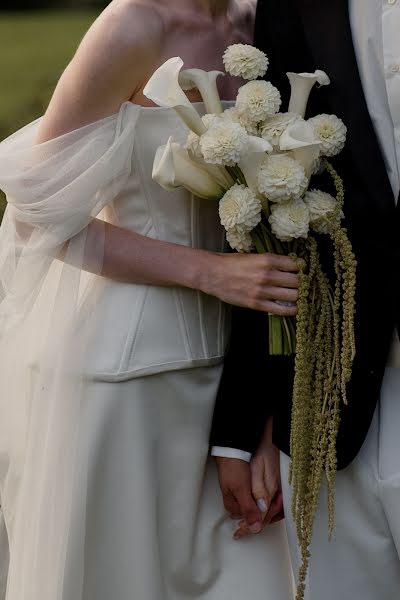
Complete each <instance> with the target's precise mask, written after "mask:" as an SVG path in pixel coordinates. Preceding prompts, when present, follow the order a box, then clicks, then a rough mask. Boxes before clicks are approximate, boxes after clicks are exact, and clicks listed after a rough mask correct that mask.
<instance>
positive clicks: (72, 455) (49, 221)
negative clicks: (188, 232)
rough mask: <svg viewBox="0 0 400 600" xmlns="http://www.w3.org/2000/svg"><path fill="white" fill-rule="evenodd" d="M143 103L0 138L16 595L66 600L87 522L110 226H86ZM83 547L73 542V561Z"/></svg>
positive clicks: (125, 157)
mask: <svg viewBox="0 0 400 600" xmlns="http://www.w3.org/2000/svg"><path fill="white" fill-rule="evenodd" d="M139 112H140V108H139V107H137V106H135V105H133V104H131V103H125V104H123V105H122V106H121V109H120V111H119V112H118V114H115V115H112V116H110V117H108V118H105V119H102V120H100V121H98V122H96V123H93V124H90V125H87V126H85V127H83V128H81V129H78V130H75V131H72V132H71V133H68V134H66V135H63V136H61V137H59V138H56V139H54V140H51V141H48V142H45V143H43V144H38V145H35V143H34V140H35V136H36V134H37V130H38V126H39V123H40V121H36V122H34V123H32V124H30V125H28V126H26V127H25V128H23V129H22V130H20V131H18V132H17V133H15V134H14V135H12V136H11V137H10V138H8V139H7V140H5V141H4V142H2V143H1V144H0V189H2V190H4V192H5V193H6V195H7V200H8V207H7V209H6V213H5V217H4V220H3V223H2V226H1V229H0V465H1V466H2V469H1V472H0V495H1V497H2V498H4V497H5V496H7V506H13V514H12V515H7V514H5V518H6V523H7V525H8V536H9V540H10V547H11V548H12V552H11V556H10V565H9V574H8V584H7V595H6V598H7V599H8V598H9V599H10V600H11V599H12V600H37V599H38V598H40V599H41V600H63V597H62V585H61V582H62V579H63V572H64V569H65V568H66V564H65V557H66V555H67V546H68V532H69V530H70V528H71V526H72V518H74V523H75V526H76V523H79V519H81V523H82V526H83V523H84V521H83V520H84V519H85V515H84V506H85V498H84V497H82V499H81V500H82V504H81V509H82V513H81V514H76V512H75V514H74V516H72V514H73V513H74V511H75V507H73V506H72V505H71V498H72V493H71V490H72V489H73V486H74V482H75V481H76V476H77V473H78V471H79V472H80V477H82V470H84V469H85V464H86V463H85V457H84V456H80V455H79V454H78V451H77V448H78V447H79V435H80V432H79V421H80V414H81V412H80V411H81V406H82V403H83V402H84V400H85V393H86V390H87V387H88V386H90V385H91V381H90V377H89V375H88V374H87V372H86V370H85V356H86V352H87V349H88V347H89V344H90V340H91V336H92V334H93V331H94V329H95V328H96V327H101V323H97V322H96V310H95V308H96V301H97V298H96V278H98V276H99V274H100V273H101V270H102V262H103V251H104V232H103V231H102V228H101V227H96V228H91V227H90V223H91V222H92V221H93V219H95V218H99V217H100V219H101V212H102V210H103V208H104V207H105V206H106V205H107V204H108V203H109V202H111V201H112V200H113V199H114V198H115V196H116V195H117V194H118V193H119V192H120V191H121V190H122V189H123V186H124V185H125V183H126V181H127V178H128V177H129V174H130V171H131V165H132V153H133V146H134V141H135V126H136V122H137V118H138V114H139ZM94 229H95V234H94V233H93V231H94ZM87 265H90V269H89V271H90V272H88V269H87ZM49 448H51V449H52V451H51V452H49V451H48V449H49ZM4 465H5V466H4ZM3 466H4V468H3ZM56 474H57V476H56ZM60 481H62V482H63V483H62V485H60V484H59V482H60ZM38 482H40V484H39V483H38ZM56 482H57V485H56ZM76 510H78V512H79V510H80V509H79V508H78V509H76ZM36 548H40V552H37V551H36ZM83 552H84V548H76V549H74V553H73V555H74V557H75V559H76V564H77V565H79V564H83ZM50 557H51V559H52V560H51V561H50V560H49V559H50ZM80 561H82V562H80ZM54 563H55V564H56V568H55V569H53V570H52V572H49V571H48V570H47V568H46V565H47V564H54ZM71 568H72V567H71ZM21 569H22V571H21ZM20 572H23V573H24V577H23V578H21V577H20V575H19V574H20ZM30 574H32V577H30ZM81 577H82V573H81V572H80V570H79V568H77V570H76V573H75V577H74V580H75V582H76V590H75V591H74V594H73V597H74V600H80V599H81V598H82V597H83V596H82V590H81V588H80V584H81V583H82V579H81ZM39 581H40V582H41V585H40V589H37V585H38V583H37V582H39ZM71 597H72V596H71Z"/></svg>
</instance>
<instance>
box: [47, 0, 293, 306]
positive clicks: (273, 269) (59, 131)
mask: <svg viewBox="0 0 400 600" xmlns="http://www.w3.org/2000/svg"><path fill="white" fill-rule="evenodd" d="M163 35H164V33H163V26H162V23H161V22H160V20H159V18H158V17H157V15H156V14H155V13H154V12H153V11H152V9H151V8H146V7H143V6H140V5H136V4H135V3H132V2H124V1H121V2H119V3H112V4H111V5H110V6H109V8H108V9H106V11H104V13H103V14H102V15H101V16H100V18H99V19H98V20H97V21H96V22H95V23H94V25H93V26H92V28H91V29H90V30H89V32H88V33H87V35H86V36H85V38H84V40H83V41H82V43H81V45H80V47H79V49H78V51H77V53H76V55H75V57H74V58H73V60H72V62H71V63H70V65H69V66H68V67H67V69H66V71H65V72H64V74H63V75H62V77H61V79H60V82H59V84H58V86H57V89H56V91H55V93H54V96H53V98H52V100H51V102H50V105H49V108H48V110H47V112H46V115H45V117H44V118H43V121H42V124H41V127H40V131H39V133H38V137H37V139H36V142H37V143H42V142H45V141H47V140H50V139H53V138H55V137H57V136H61V135H63V134H65V133H68V132H70V131H73V130H74V129H77V128H79V127H82V126H84V125H86V124H88V123H92V122H94V121H96V120H98V119H101V118H103V117H106V116H109V115H112V114H115V113H116V112H117V111H118V110H119V108H120V106H121V104H122V103H123V102H125V101H127V100H130V99H131V98H133V97H135V96H136V95H137V94H140V93H141V90H142V89H143V86H144V84H145V83H146V81H147V79H148V78H149V76H150V75H151V74H152V72H153V71H154V70H155V68H156V67H157V66H158V64H159V62H160V54H161V53H162V44H163ZM88 233H89V235H90V240H91V242H90V243H91V244H92V245H93V247H92V248H90V251H89V252H88V253H87V255H89V256H88V259H89V262H88V264H87V265H84V268H86V269H87V270H90V254H92V253H93V256H96V255H97V252H96V243H98V245H99V246H100V245H101V248H99V253H100V252H102V251H103V250H104V255H103V256H104V259H103V269H102V275H103V276H105V277H108V278H110V279H115V280H118V281H123V282H129V283H148V284H155V285H166V286H168V285H182V286H187V287H190V288H194V289H200V290H202V291H204V292H206V293H208V294H212V295H215V296H217V297H219V298H221V299H222V300H224V301H225V302H228V303H231V304H238V305H244V306H249V307H251V308H256V309H258V310H263V311H271V312H276V313H279V314H293V313H294V312H295V310H296V309H295V308H285V307H282V306H278V305H276V304H275V303H273V302H272V300H273V299H279V300H287V301H292V302H295V301H296V299H297V289H296V288H297V287H298V278H297V275H296V274H295V273H296V271H297V267H296V265H295V263H294V262H293V261H292V260H291V259H289V258H286V257H273V256H266V255H265V256H256V255H237V254H229V255H223V254H219V253H213V252H208V251H204V250H198V249H193V248H187V247H185V246H179V245H176V244H170V243H167V242H162V241H159V240H154V239H150V238H147V237H145V236H142V235H140V234H137V233H135V232H132V231H128V230H125V229H122V228H120V227H117V226H114V225H111V224H109V223H104V222H102V221H96V220H94V221H93V222H92V223H91V225H90V226H89V232H88ZM103 234H104V238H103ZM103 239H104V247H103V245H102V244H103ZM66 260H68V258H66Z"/></svg>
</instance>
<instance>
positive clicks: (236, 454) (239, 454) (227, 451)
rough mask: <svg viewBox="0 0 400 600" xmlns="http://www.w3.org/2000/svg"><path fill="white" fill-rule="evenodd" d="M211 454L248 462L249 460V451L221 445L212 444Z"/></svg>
mask: <svg viewBox="0 0 400 600" xmlns="http://www.w3.org/2000/svg"><path fill="white" fill-rule="evenodd" d="M211 456H219V457H221V458H236V459H238V460H244V461H245V462H247V463H249V462H250V461H251V453H250V452H245V451H244V450H239V449H238V448H223V447H222V446H213V447H212V449H211Z"/></svg>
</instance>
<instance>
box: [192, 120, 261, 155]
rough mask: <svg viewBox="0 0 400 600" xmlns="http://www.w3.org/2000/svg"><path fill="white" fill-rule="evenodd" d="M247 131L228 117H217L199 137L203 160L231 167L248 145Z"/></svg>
mask: <svg viewBox="0 0 400 600" xmlns="http://www.w3.org/2000/svg"><path fill="white" fill-rule="evenodd" d="M249 141H250V139H249V136H248V134H247V131H246V130H245V129H244V127H242V126H241V125H239V123H234V122H233V121H230V120H229V119H223V118H218V119H216V120H215V122H214V123H213V125H212V126H211V127H210V129H208V130H207V131H206V132H205V133H203V135H202V136H201V138H200V148H201V152H202V154H203V157H204V160H205V161H206V162H207V163H210V164H212V165H223V166H228V167H233V166H234V165H236V164H237V163H238V162H239V161H240V159H241V158H242V156H244V154H245V153H246V150H247V148H248V146H249Z"/></svg>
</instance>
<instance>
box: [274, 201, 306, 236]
mask: <svg viewBox="0 0 400 600" xmlns="http://www.w3.org/2000/svg"><path fill="white" fill-rule="evenodd" d="M269 222H270V225H271V229H272V232H273V233H274V234H275V235H276V237H277V238H278V239H280V240H281V241H282V242H290V241H291V240H293V239H297V238H306V237H307V236H308V232H309V229H310V212H309V210H308V207H307V204H306V203H305V202H304V201H303V200H302V199H301V198H295V199H294V200H288V201H287V202H281V203H279V204H273V205H272V206H271V215H270V217H269Z"/></svg>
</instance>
